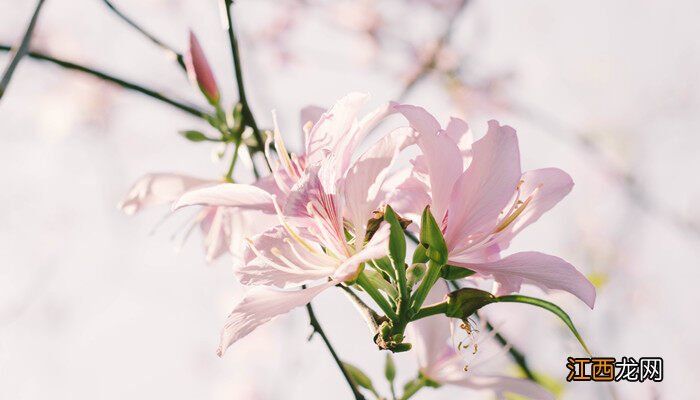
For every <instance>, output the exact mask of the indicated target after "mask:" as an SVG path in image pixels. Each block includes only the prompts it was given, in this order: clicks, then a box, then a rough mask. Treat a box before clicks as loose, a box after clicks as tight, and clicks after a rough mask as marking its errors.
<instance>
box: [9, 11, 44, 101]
mask: <svg viewBox="0 0 700 400" xmlns="http://www.w3.org/2000/svg"><path fill="white" fill-rule="evenodd" d="M43 5H44V0H39V1H38V2H37V5H36V8H35V9H34V14H32V19H31V20H29V25H27V30H26V31H25V32H24V37H22V41H21V42H20V45H19V47H18V48H17V51H16V52H15V54H14V56H13V57H12V60H10V63H9V64H8V65H7V68H6V69H5V73H4V74H3V76H2V80H1V81H0V99H2V96H3V95H4V94H5V91H6V90H7V86H8V85H9V84H10V80H11V79H12V74H14V72H15V68H17V65H19V62H20V61H22V58H23V57H24V56H25V55H26V54H27V51H28V50H29V42H31V40H32V34H33V33H34V27H35V26H36V21H37V19H38V18H39V11H41V7H42V6H43Z"/></svg>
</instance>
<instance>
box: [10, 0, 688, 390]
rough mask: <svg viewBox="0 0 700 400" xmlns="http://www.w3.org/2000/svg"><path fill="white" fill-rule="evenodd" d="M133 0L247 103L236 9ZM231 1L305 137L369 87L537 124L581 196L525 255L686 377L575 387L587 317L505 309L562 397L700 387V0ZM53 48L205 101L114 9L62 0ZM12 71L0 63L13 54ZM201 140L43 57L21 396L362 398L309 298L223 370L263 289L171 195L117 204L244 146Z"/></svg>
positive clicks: (351, 349)
mask: <svg viewBox="0 0 700 400" xmlns="http://www.w3.org/2000/svg"><path fill="white" fill-rule="evenodd" d="M118 5H119V7H120V9H122V11H124V12H125V13H127V14H128V15H130V16H131V17H132V18H133V19H135V20H137V21H139V22H140V23H141V24H142V25H144V26H147V27H148V29H149V30H150V31H151V32H153V33H155V34H157V36H158V37H159V38H161V39H162V40H163V41H164V42H166V43H167V44H168V45H170V46H172V47H174V48H175V49H178V50H179V51H184V50H185V49H186V47H187V44H188V41H189V36H188V35H189V30H190V29H191V30H192V31H193V32H195V33H196V34H197V37H198V39H199V42H200V44H201V46H202V48H203V51H204V52H205V53H206V54H207V58H208V59H209V62H210V64H211V66H212V69H213V70H214V74H215V75H216V77H217V82H218V84H219V89H220V90H221V96H222V98H223V101H224V102H228V103H227V104H230V103H231V102H233V101H234V100H235V99H236V87H235V83H234V81H233V79H232V76H233V68H232V65H231V59H230V52H229V50H228V47H227V45H228V44H227V38H226V36H225V34H224V32H223V31H222V30H221V27H220V17H219V14H218V6H217V4H216V2H215V1H213V0H211V1H206V2H203V1H194V0H177V1H165V0H142V1H136V0H121V1H119V2H118ZM34 6H35V3H34V2H33V1H19V0H0V22H1V23H0V42H2V43H3V44H15V43H16V42H17V41H19V40H20V39H21V36H22V34H23V32H24V29H25V26H26V23H27V21H28V19H29V18H30V16H31V13H32V12H33V9H34ZM235 9H236V11H237V12H236V13H235V15H234V18H235V19H236V22H237V24H238V30H239V40H240V45H241V52H242V53H243V54H244V57H243V59H244V69H245V73H246V81H247V88H248V92H249V93H248V95H249V97H250V99H249V100H250V102H251V106H252V108H253V110H254V112H255V114H256V118H257V119H258V123H259V125H261V126H265V127H268V126H271V125H272V119H271V113H270V111H271V110H273V109H274V110H276V112H277V116H278V119H279V122H280V125H281V130H282V132H283V134H284V135H285V140H286V141H287V143H288V145H289V147H290V148H292V149H293V150H297V149H299V146H300V145H301V138H302V133H301V130H300V128H299V124H300V121H299V116H298V114H299V110H301V109H302V108H303V107H304V106H306V105H309V104H315V105H321V106H329V105H330V104H332V102H333V101H334V100H335V99H337V98H339V97H340V96H342V95H344V94H345V93H348V92H351V91H363V92H368V93H371V94H372V96H373V97H372V100H371V103H372V104H371V106H376V105H379V104H382V103H384V102H386V101H389V100H401V101H406V102H409V103H412V104H417V105H420V106H423V107H425V108H427V109H429V110H431V111H433V112H434V113H435V114H436V115H437V116H438V117H439V118H441V120H442V122H446V121H447V119H448V117H449V116H451V115H454V116H458V117H461V118H464V119H466V120H467V121H468V122H469V124H470V126H471V127H472V128H473V131H474V132H475V133H476V134H480V133H482V132H485V131H486V129H485V128H486V121H487V120H489V119H498V120H499V121H500V122H502V123H504V124H509V125H511V126H514V127H516V128H517V130H518V134H519V139H520V146H521V148H522V154H523V157H524V158H523V170H527V169H532V168H541V167H547V166H557V167H560V168H562V169H564V170H566V171H567V172H568V173H569V174H571V175H572V177H573V179H574V181H575V182H576V186H575V187H574V190H573V192H572V193H571V194H570V195H569V196H568V197H567V198H566V199H565V200H564V201H563V202H562V203H561V204H560V205H559V206H558V207H556V208H555V209H553V210H552V211H551V212H549V213H548V214H547V216H545V217H543V218H542V220H540V222H539V223H538V224H536V226H533V227H531V228H530V229H528V230H527V231H525V232H524V233H523V234H521V235H520V236H519V238H518V239H517V240H516V241H515V243H514V247H515V248H514V249H513V250H514V251H517V250H523V249H528V248H537V249H540V250H542V251H544V252H546V253H552V254H557V255H559V256H562V257H563V258H565V259H567V260H569V261H571V262H572V263H573V264H574V265H576V266H577V267H578V268H579V269H580V270H581V271H582V272H583V273H585V274H586V275H587V276H588V277H589V279H590V280H591V281H592V282H594V284H596V286H597V288H598V299H597V303H596V310H595V312H590V310H588V309H587V308H586V307H585V305H583V304H582V303H580V302H578V301H576V299H574V298H573V297H572V296H566V295H562V296H560V295H557V294H553V295H552V298H554V299H555V301H556V302H557V303H558V304H560V305H561V306H562V307H563V308H564V309H566V310H567V311H568V312H569V313H570V315H571V316H572V318H573V320H574V321H575V322H576V325H577V327H578V328H579V330H580V331H581V333H582V335H583V336H584V337H585V338H586V340H587V342H588V344H589V346H590V347H591V349H592V351H593V353H594V354H595V355H600V356H612V357H617V358H618V359H619V358H621V357H622V356H633V357H642V356H652V357H653V356H660V357H663V358H664V361H665V374H664V375H665V376H664V381H663V382H662V383H660V384H652V383H649V382H646V383H617V384H606V383H595V382H590V383H571V384H563V382H565V381H564V379H565V377H566V375H567V372H568V371H567V370H566V368H565V362H566V361H565V360H566V355H576V354H578V351H579V350H578V347H577V346H578V344H577V343H576V342H575V341H574V340H572V339H571V337H570V336H569V332H568V331H567V330H566V328H565V327H564V326H562V325H561V324H560V322H559V321H558V320H556V319H555V318H554V317H552V316H551V315H549V314H547V313H544V312H541V311H540V310H537V309H532V308H528V307H522V306H519V305H502V306H500V308H499V313H498V314H495V313H494V314H493V316H491V319H492V322H493V323H494V325H496V326H498V327H499V328H500V329H501V330H502V331H503V332H504V334H506V335H507V337H508V338H510V339H511V340H512V341H513V343H514V344H515V345H516V346H517V347H518V348H520V349H521V350H523V351H524V352H525V353H526V354H527V355H528V360H529V362H530V364H531V366H532V368H533V369H534V370H535V371H536V372H538V373H540V374H542V375H543V376H546V377H548V379H551V380H553V381H555V382H561V383H560V384H559V386H560V388H559V389H560V394H561V398H563V399H635V400H637V399H640V400H644V399H661V398H663V399H686V398H692V397H693V395H694V394H695V393H698V392H700V384H699V383H698V381H697V379H695V374H694V372H695V370H696V366H695V364H694V361H695V360H696V358H697V356H700V345H699V344H698V341H697V340H696V339H695V336H696V332H697V331H698V329H700V322H698V321H699V320H698V319H697V318H694V317H692V315H694V314H693V312H694V311H693V309H692V306H693V305H696V304H699V303H700V294H699V292H698V291H697V290H696V282H697V281H698V280H699V279H700V268H698V260H700V246H699V243H700V212H698V208H697V206H696V204H697V203H698V201H700V186H698V185H697V184H695V183H696V182H697V177H696V174H697V171H698V170H700V161H698V159H699V158H698V150H697V149H698V148H699V147H700V135H699V134H698V132H700V75H698V73H697V71H699V70H700V42H699V41H698V40H697V39H696V38H697V37H700V25H698V24H697V23H696V16H697V15H698V14H699V13H700V5H698V4H697V3H696V2H694V1H689V0H682V1H676V2H673V4H672V5H671V4H669V3H666V2H662V1H659V0H656V1H654V0H647V1H631V0H618V1H613V2H609V1H593V2H586V3H585V4H584V3H580V4H575V3H570V2H568V3H564V2H559V3H558V2H546V1H541V0H526V1H504V0H499V1H485V0H473V1H468V2H465V1H461V0H447V1H438V0H432V1H428V0H423V1H421V0H410V1H408V0H405V1H399V0H391V1H372V0H363V1H342V2H331V1H305V0H284V1H280V0H277V1H273V0H257V1H252V0H239V1H238V2H237V3H236V8H235ZM32 49H36V50H42V51H44V52H47V53H50V54H52V55H56V56H60V57H62V58H66V59H71V60H74V61H77V62H80V63H82V64H87V65H90V66H93V67H98V68H100V69H102V70H105V71H108V72H110V73H113V74H116V75H119V76H123V77H125V78H128V79H129V80H132V81H136V82H140V83H144V84H147V85H148V86H150V87H154V88H157V89H158V90H159V91H161V92H163V93H166V94H168V95H170V96H172V97H177V98H180V99H184V100H187V101H189V102H192V103H195V104H200V105H202V106H204V103H203V99H202V98H201V96H200V95H199V93H197V92H196V90H193V88H192V86H191V84H190V83H189V82H188V81H187V77H186V76H185V75H184V74H183V73H182V71H181V70H179V68H178V67H177V64H175V63H174V62H172V60H170V59H168V58H167V57H165V56H164V55H163V53H162V51H161V50H159V49H158V48H157V47H154V46H153V45H152V44H151V43H149V42H147V41H144V40H143V38H142V37H141V36H140V35H139V34H138V33H137V32H135V31H134V30H133V29H130V28H129V27H128V26H126V25H125V24H124V23H123V21H121V20H119V19H118V18H116V17H115V16H114V14H112V13H111V12H110V11H109V9H108V8H107V7H106V6H105V4H104V3H102V2H101V1H98V0H71V1H70V2H57V1H51V0H49V1H47V3H46V5H45V7H44V9H43V11H42V14H41V16H40V19H39V22H38V26H37V29H36V32H35V36H34V39H33V41H32ZM7 61H9V57H8V56H7V54H6V53H1V54H0V64H1V65H3V66H4V65H5V63H6V62H7ZM3 68H4V67H3ZM182 129H202V130H206V129H207V125H206V123H205V122H203V121H201V120H199V119H195V118H192V117H191V116H188V115H187V114H184V113H181V112H179V111H177V110H173V109H171V108H168V107H166V106H164V105H162V104H160V103H155V102H153V101H151V100H149V99H148V98H146V97H143V96H140V95H138V94H134V93H133V92H128V91H124V90H121V89H120V88H118V87H116V86H113V85H110V84H106V83H103V82H100V81H98V80H96V79H94V78H90V77H86V76H84V75H80V74H77V73H74V72H69V71H65V70H63V69H60V68H58V67H56V66H53V65H49V64H46V63H39V62H37V61H35V60H31V59H29V58H26V59H24V60H23V61H22V63H21V65H20V66H19V67H18V69H17V71H16V73H15V77H14V79H13V81H12V85H11V86H10V87H9V89H8V92H7V93H6V95H5V96H4V97H3V98H2V102H1V103H0V134H1V135H2V145H1V146H0V162H1V163H2V164H1V165H0V167H1V168H2V175H0V179H1V180H0V186H2V187H3V188H4V190H2V191H1V192H0V207H1V208H2V214H1V218H0V221H1V224H0V398H2V399H83V398H85V399H92V398H96V399H124V398H135V399H140V398H169V399H193V398H200V399H243V400H247V399H268V398H284V399H310V398H313V399H326V398H334V397H335V396H337V389H338V388H339V387H342V388H343V389H345V387H344V386H343V385H344V382H343V381H342V377H341V375H340V374H339V372H338V370H337V369H335V368H331V366H332V364H331V359H330V357H329V355H328V354H327V350H326V349H325V348H323V346H321V345H320V344H319V343H318V342H317V339H316V340H314V341H312V342H310V343H307V342H306V338H307V336H308V334H309V332H310V327H309V326H308V321H307V318H306V316H305V315H304V313H303V311H302V310H296V311H293V312H292V313H291V314H289V315H287V316H284V317H281V318H279V319H277V320H275V321H274V322H272V323H270V324H268V325H266V326H264V327H261V328H260V329H258V330H257V331H256V333H255V335H250V336H249V337H247V338H245V339H243V340H241V342H240V343H239V344H238V345H236V346H235V347H233V348H231V349H229V353H228V355H227V356H226V357H224V358H222V359H219V358H217V357H216V356H215V350H216V348H217V344H218V334H219V330H220V327H221V325H222V322H223V321H224V319H225V317H226V315H227V314H228V312H229V311H230V309H231V308H232V306H233V305H234V304H236V303H237V302H238V301H239V300H240V298H241V297H242V291H241V290H240V288H239V286H238V284H237V283H235V279H234V278H233V275H232V273H231V260H230V258H228V257H220V258H218V259H217V260H215V261H213V262H211V263H207V262H206V261H205V259H204V257H202V248H201V240H200V238H198V237H196V236H197V235H198V234H199V233H197V232H195V233H193V234H192V237H191V238H190V240H188V241H187V242H186V243H185V244H184V246H182V248H181V249H180V250H179V251H175V249H174V248H175V247H177V245H178V240H173V239H172V236H173V235H177V234H178V232H179V230H180V224H181V223H182V219H180V220H178V219H176V218H174V219H170V218H168V219H166V220H165V221H163V218H164V217H165V216H166V215H167V214H168V207H167V206H165V207H161V208H158V207H152V208H149V209H148V210H144V212H142V213H139V214H138V215H137V216H134V217H126V216H124V214H123V213H122V212H121V211H120V210H118V209H117V208H116V207H115V205H116V204H117V203H118V202H119V201H120V200H121V199H123V197H124V195H125V194H126V193H127V191H128V189H129V188H130V187H131V185H132V184H133V182H135V181H136V180H137V179H138V178H139V177H141V176H142V175H144V174H145V173H146V172H152V171H163V172H165V171H168V172H174V173H183V174H187V175H192V176H197V177H199V178H202V179H211V180H216V179H219V178H220V177H221V176H222V175H223V174H224V173H225V171H226V168H227V159H226V158H224V161H221V162H219V161H217V160H218V159H217V158H216V157H214V162H211V161H209V160H211V159H212V157H211V153H212V152H213V151H216V149H214V146H213V145H212V144H211V143H206V142H205V143H199V144H192V143H190V142H188V141H186V140H184V139H182V137H181V136H180V135H178V133H177V132H178V131H179V130H182ZM241 178H244V179H245V178H246V177H241ZM187 218H188V217H187V216H184V220H186V219H187ZM529 290H530V291H531V292H532V293H534V294H541V293H538V292H537V290H536V289H529ZM526 293H527V291H526ZM316 303H317V304H316V308H317V314H318V317H319V319H320V320H321V321H323V322H324V327H325V329H326V331H327V333H328V335H329V336H330V337H331V338H332V341H333V343H334V345H335V346H336V349H337V350H338V352H339V353H340V354H342V355H344V357H345V358H347V360H348V361H349V362H351V363H353V364H358V365H362V366H363V369H364V370H366V371H367V372H368V373H369V374H370V375H371V376H373V377H381V376H382V370H383V360H384V357H385V354H384V353H380V352H378V351H377V350H376V346H375V345H374V344H373V343H372V342H371V340H369V339H368V337H367V328H366V327H365V326H364V323H363V322H362V320H361V317H360V316H359V315H358V314H357V313H355V312H354V310H353V307H352V305H351V304H350V303H349V302H347V301H346V299H344V298H343V296H342V294H341V293H340V291H328V292H326V293H324V294H322V295H321V296H320V297H319V300H318V301H317V302H316ZM485 311H486V314H487V315H489V316H490V314H489V312H488V308H487V309H486V310H485ZM501 361H502V362H503V366H501V367H502V368H506V371H511V370H510V369H508V368H512V371H511V372H513V373H515V368H514V367H508V366H507V365H508V364H507V359H505V358H504V359H503V360H501ZM501 361H495V362H501ZM396 363H397V365H398V366H399V369H398V375H399V378H409V377H411V376H412V374H413V373H414V372H415V368H416V364H415V361H414V357H413V356H412V355H406V354H399V355H397V357H396ZM495 367H498V365H496V366H495ZM501 370H502V369H501ZM376 381H379V382H380V381H381V380H380V379H376ZM382 389H385V388H382ZM385 391H386V390H385ZM467 395H468V396H469V398H474V399H478V398H488V397H489V395H488V394H482V393H476V392H475V393H468V394H467ZM457 396H460V398H463V397H464V396H465V394H464V392H463V391H460V390H459V389H450V388H441V389H440V390H425V391H422V392H421V393H420V394H419V395H418V396H417V397H416V398H419V399H438V398H441V399H442V398H450V397H454V398H457ZM348 397H349V396H348Z"/></svg>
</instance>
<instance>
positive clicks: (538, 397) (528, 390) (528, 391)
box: [442, 371, 555, 400]
mask: <svg viewBox="0 0 700 400" xmlns="http://www.w3.org/2000/svg"><path fill="white" fill-rule="evenodd" d="M456 372H462V373H461V374H459V375H458V374H456V373H455V374H454V376H453V377H452V379H448V380H446V381H443V382H442V383H444V384H450V385H456V386H462V387H465V388H469V389H475V390H491V391H493V392H495V393H497V394H498V395H501V394H503V393H513V394H518V395H521V396H525V397H526V398H528V399H533V400H554V398H555V397H554V395H553V394H552V393H551V392H550V391H549V390H547V389H545V388H543V387H542V386H540V385H538V384H536V383H535V382H532V381H529V380H527V379H519V378H511V377H508V376H488V375H474V374H469V373H468V372H463V371H456Z"/></svg>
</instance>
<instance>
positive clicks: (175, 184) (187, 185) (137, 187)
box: [117, 173, 212, 215]
mask: <svg viewBox="0 0 700 400" xmlns="http://www.w3.org/2000/svg"><path fill="white" fill-rule="evenodd" d="M210 184H212V182H211V181H207V180H204V179H198V178H194V177H191V176H186V175H179V174H173V173H154V174H148V175H145V176H143V177H142V178H140V179H139V180H138V181H136V183H135V184H134V185H133V186H132V187H131V189H130V190H129V194H128V195H127V197H126V198H125V199H124V200H122V201H121V202H120V203H119V204H118V205H117V207H118V208H119V209H120V210H122V211H124V212H125V213H126V214H128V215H131V214H134V213H136V212H138V211H139V210H141V209H142V208H143V207H150V206H155V205H161V204H167V203H170V202H173V201H175V200H177V199H178V197H180V196H181V195H182V194H183V193H185V192H186V191H188V190H190V189H192V188H195V187H198V186H203V185H210Z"/></svg>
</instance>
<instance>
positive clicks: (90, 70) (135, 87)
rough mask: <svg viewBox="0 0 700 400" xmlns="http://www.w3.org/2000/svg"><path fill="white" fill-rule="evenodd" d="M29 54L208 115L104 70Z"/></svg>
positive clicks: (7, 48) (6, 48)
mask: <svg viewBox="0 0 700 400" xmlns="http://www.w3.org/2000/svg"><path fill="white" fill-rule="evenodd" d="M0 51H5V52H9V51H12V48H11V47H10V46H7V45H3V44H0ZM27 56H28V57H30V58H33V59H35V60H41V61H48V62H50V63H53V64H56V65H58V66H60V67H63V68H66V69H70V70H74V71H80V72H83V73H86V74H88V75H92V76H94V77H96V78H99V79H102V80H104V81H107V82H111V83H114V84H116V85H118V86H121V87H122V88H124V89H129V90H133V91H136V92H139V93H141V94H144V95H146V96H148V97H151V98H153V99H156V100H158V101H161V102H163V103H166V104H169V105H171V106H173V107H175V108H177V109H179V110H181V111H184V112H186V113H188V114H190V115H194V116H195V117H199V118H203V119H204V118H206V117H207V113H206V112H204V111H203V110H200V109H199V108H197V107H195V106H192V105H188V104H185V103H182V102H179V101H177V100H173V99H171V98H168V97H166V96H164V95H162V94H160V93H158V92H156V91H155V90H153V89H149V88H147V87H144V86H141V85H137V84H135V83H132V82H128V81H125V80H124V79H121V78H117V77H115V76H113V75H109V74H107V73H105V72H102V71H99V70H96V69H93V68H89V67H86V66H83V65H80V64H76V63H74V62H71V61H66V60H61V59H58V58H54V57H51V56H49V55H47V54H44V53H40V52H36V51H29V52H27Z"/></svg>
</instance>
